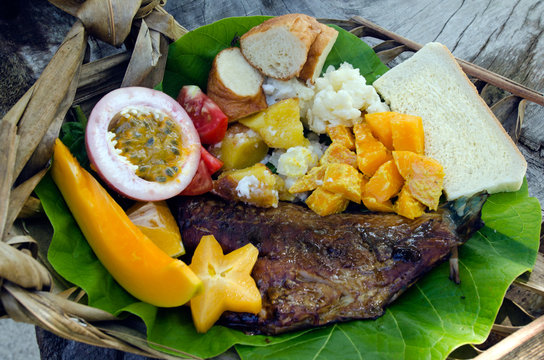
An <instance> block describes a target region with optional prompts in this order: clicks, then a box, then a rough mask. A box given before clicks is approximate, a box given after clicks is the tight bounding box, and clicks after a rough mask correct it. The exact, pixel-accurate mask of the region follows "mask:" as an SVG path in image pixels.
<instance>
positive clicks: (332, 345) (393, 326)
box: [74, 187, 539, 358]
mask: <svg viewBox="0 0 544 360" xmlns="http://www.w3.org/2000/svg"><path fill="white" fill-rule="evenodd" d="M510 195H511V196H513V197H514V198H515V199H508V198H504V197H500V196H499V198H498V199H497V200H496V205H497V209H492V210H489V213H490V214H491V215H490V217H489V218H488V219H487V223H488V224H490V225H489V226H491V224H493V223H495V224H496V226H495V227H490V228H489V229H490V231H491V232H493V233H496V231H498V232H499V233H503V234H504V235H506V236H507V237H515V238H516V239H518V240H520V241H521V243H520V246H521V247H522V248H524V247H529V248H531V249H532V250H531V251H530V253H535V252H536V249H537V247H538V245H536V248H535V244H534V238H535V237H536V238H538V235H537V234H538V233H537V231H538V230H537V227H535V226H523V227H524V228H526V229H525V230H526V231H527V233H525V232H519V231H518V229H514V227H513V225H514V224H518V225H519V224H520V222H519V220H520V219H521V220H523V219H525V218H526V217H525V216H519V217H511V216H510V215H507V214H504V213H503V211H504V206H503V205H502V204H503V203H502V201H505V202H506V203H508V204H514V203H516V202H517V201H519V202H520V203H519V204H518V205H519V206H517V205H508V206H506V207H507V208H509V210H507V212H508V211H513V212H516V213H519V212H520V211H522V210H521V209H527V206H526V205H527V204H526V203H525V201H527V192H526V188H525V187H524V188H523V189H522V190H520V192H519V193H516V194H510ZM494 202H495V201H490V203H491V204H493V203H494ZM490 206H492V205H490ZM531 206H532V207H529V213H534V212H535V209H536V208H538V209H539V206H538V205H537V204H534V203H532V205H531ZM486 213H487V211H486ZM504 217H508V218H510V219H511V220H512V223H509V224H506V225H505V224H501V220H500V219H503V218H504ZM529 217H530V216H529ZM498 219H499V220H498ZM535 223H536V222H535ZM521 224H523V225H528V224H527V223H526V222H524V221H522V222H521ZM538 225H539V224H538ZM527 229H529V230H527ZM493 230H495V231H493ZM520 234H521V235H522V236H521V237H520V236H519V235H520ZM525 235H526V236H527V238H526V239H522V238H523V237H524V236H525ZM535 235H536V236H535ZM480 236H481V237H482V238H493V235H492V234H491V233H486V232H484V233H481V234H480ZM530 239H533V240H530ZM526 240H528V241H529V242H528V243H525V242H524V241H526ZM531 241H533V242H532V243H531ZM469 244H470V243H469ZM475 247H476V249H473V250H472V251H474V254H473V255H470V254H464V253H463V251H464V250H462V252H461V259H463V258H465V259H467V264H468V263H470V257H471V256H473V257H474V258H475V259H481V258H482V257H484V255H483V254H485V253H487V252H488V251H489V250H490V249H489V248H487V249H486V248H484V249H477V248H478V246H475ZM508 247H509V245H506V247H505V248H504V249H502V250H498V252H499V253H501V252H505V253H508V252H509V250H512V249H509V248H508ZM469 248H470V247H469ZM499 248H500V246H499ZM466 251H469V252H470V250H469V249H466ZM479 251H481V253H479ZM477 262H479V261H475V263H477ZM516 262H517V263H518V264H517V267H516V266H509V267H508V268H510V269H512V274H510V277H511V279H509V280H508V281H506V282H505V283H504V284H503V285H502V287H501V286H499V287H498V288H500V289H499V291H498V292H499V295H500V296H499V297H498V300H495V301H494V303H495V304H494V305H493V306H492V307H490V308H489V309H491V308H493V310H492V311H490V313H487V314H483V313H485V312H483V313H482V318H486V319H487V324H484V325H482V324H478V326H477V327H478V330H479V331H480V333H479V334H478V336H477V337H476V338H474V339H471V341H470V342H480V341H483V340H484V339H485V336H486V334H487V332H488V331H489V328H490V326H491V324H492V321H493V318H494V315H495V313H496V311H498V306H499V304H500V301H501V300H502V297H503V295H504V292H505V291H506V288H507V286H508V284H509V283H510V282H511V281H512V280H513V279H514V278H515V277H517V275H520V274H521V273H523V272H524V271H526V270H528V269H529V268H530V267H531V255H528V257H527V258H525V259H523V260H520V261H519V262H518V261H514V263H516ZM494 266H496V267H499V268H501V267H504V266H505V264H504V263H500V262H499V263H498V264H496V265H494ZM441 269H442V270H440V271H436V272H433V275H432V276H439V277H441V278H443V279H445V278H447V275H445V274H446V273H447V272H446V269H445V267H444V266H443V267H442V268H441ZM467 269H469V271H468V273H467V274H465V275H462V276H463V278H470V277H471V276H470V275H469V274H470V273H471V271H470V269H471V267H470V266H469V265H467ZM435 273H436V274H435ZM486 279H488V278H487V277H486ZM428 281H430V283H425V282H422V283H418V284H417V285H416V287H415V288H413V289H412V290H413V291H412V290H411V291H410V292H409V293H407V294H405V296H404V297H403V298H401V299H400V300H399V303H400V304H401V305H402V304H403V303H408V304H419V303H421V302H425V299H427V302H429V300H428V299H431V298H432V296H431V294H432V293H433V292H435V291H437V290H439V291H440V292H442V291H446V290H444V289H442V288H437V287H436V286H435V285H436V283H435V282H433V280H432V279H431V280H428ZM74 282H75V281H74ZM441 283H442V282H441ZM467 283H468V282H467V281H465V282H464V285H469V284H467ZM443 284H444V286H449V285H451V284H449V283H448V282H447V281H444V282H443ZM464 285H463V286H464ZM82 287H83V286H82ZM477 287H478V286H473V288H477ZM494 288H495V289H497V286H494ZM458 290H459V289H457V290H454V293H455V294H454V295H450V296H451V297H452V298H453V297H457V298H458V300H459V299H462V298H463V297H464V299H463V300H466V298H467V295H465V293H464V292H465V291H466V292H467V293H469V292H470V291H469V290H468V289H466V288H465V289H464V290H462V291H461V293H458V292H457V291H458ZM87 293H88V295H89V301H91V293H92V291H87ZM437 296H438V297H440V296H441V295H440V294H437ZM115 303H116V301H109V300H108V301H106V302H105V303H103V304H102V305H97V304H96V303H95V304H94V305H95V306H96V307H99V308H105V307H106V308H107V310H109V311H111V310H113V311H114V312H116V311H118V310H119V309H113V304H115ZM448 303H450V302H449V301H448ZM458 304H459V306H461V307H463V308H465V306H466V305H462V304H463V302H462V301H461V302H458ZM401 305H400V306H401ZM410 306H412V305H408V307H409V308H410ZM471 306H475V307H476V308H478V307H480V305H479V304H478V305H476V304H475V303H472V304H471ZM128 307H129V308H130V309H125V310H128V311H131V312H138V313H140V314H145V313H146V311H147V315H143V316H142V315H140V316H142V318H144V320H146V319H145V317H146V316H147V317H148V320H149V321H154V320H151V318H152V317H153V316H156V318H155V319H168V320H167V321H169V323H172V322H176V321H178V320H173V319H174V318H175V319H179V318H183V317H186V315H184V314H183V313H180V314H175V315H174V316H172V315H169V314H166V313H164V312H163V311H158V312H157V313H156V314H155V315H153V314H151V313H152V312H153V311H154V310H152V309H143V308H145V306H144V305H130V306H128ZM138 308H139V309H138ZM485 308H486V309H487V308H488V307H487V306H485ZM427 311H428V309H422V310H421V313H424V312H427ZM181 312H182V311H181ZM455 312H456V311H453V313H452V314H449V315H448V316H446V318H447V317H450V318H456V317H457V316H456V315H455ZM471 312H472V313H474V312H476V313H478V311H476V310H471ZM416 314H417V312H416ZM437 319H439V320H438V322H441V323H444V321H443V320H440V319H441V317H440V316H438V317H437ZM437 319H435V320H437ZM420 320H421V319H420ZM403 321H405V322H407V323H410V324H411V325H410V326H407V327H405V325H402V323H403ZM415 321H417V319H414V318H411V317H410V316H406V313H405V314H402V313H400V315H399V313H396V312H395V310H393V308H392V310H391V312H388V314H387V315H386V316H385V317H384V318H383V319H382V320H378V321H377V322H375V323H374V325H373V326H374V327H375V329H374V330H372V329H357V330H356V332H358V336H360V337H361V338H356V341H357V342H359V341H360V340H361V339H363V338H367V339H369V341H368V342H367V344H368V343H371V342H374V343H375V339H376V338H377V337H378V336H379V334H383V333H384V332H383V330H384V329H390V330H391V331H386V332H387V333H388V334H392V335H390V336H391V337H392V338H395V337H397V338H401V339H402V340H403V342H404V343H405V346H407V345H406V344H410V341H409V338H410V336H408V337H405V335H404V334H406V333H409V332H410V331H411V330H409V329H413V323H414V322H415ZM431 322H433V323H434V322H435V321H431ZM155 323H156V321H155ZM454 323H455V321H454ZM399 324H400V325H399ZM422 324H424V325H420V326H419V328H421V329H423V328H426V329H427V330H428V328H429V326H428V323H426V322H425V321H424V322H423V323H422ZM353 326H357V325H353V324H347V325H345V326H344V325H339V326H336V325H335V326H334V327H332V328H326V329H321V330H317V331H315V332H318V334H315V333H314V332H311V333H303V334H297V338H298V340H297V338H293V339H292V340H290V339H289V338H290V336H285V337H282V338H281V339H279V340H278V346H279V347H280V348H281V349H286V348H297V351H300V353H298V354H297V353H286V354H285V356H296V355H303V354H306V355H308V354H312V355H315V352H314V353H312V350H311V348H310V350H308V348H304V347H299V346H298V342H297V341H301V342H304V343H308V342H310V343H314V345H315V347H317V348H323V344H324V343H325V344H327V345H328V346H325V347H324V350H325V351H327V352H329V351H330V352H334V351H336V349H338V348H339V347H342V348H343V349H345V345H346V343H352V342H353V341H354V339H355V338H353V337H352V336H351V333H350V331H353V329H352V327H353ZM417 327H418V326H416V328H417ZM465 330H466V329H465ZM161 331H164V330H161V329H158V330H156V331H155V333H152V336H150V340H151V342H152V343H153V342H155V343H162V345H165V346H168V347H170V348H176V344H177V343H179V342H180V341H183V342H186V343H191V342H195V341H197V340H199V339H193V341H186V340H187V339H188V338H191V336H190V334H187V333H183V332H179V333H178V338H174V339H169V340H168V341H167V342H166V343H165V342H164V341H163V339H162V338H161V336H162V335H160V332H161ZM435 331H438V333H439V335H438V336H437V337H436V338H435V339H439V340H440V341H438V340H436V341H434V344H433V346H429V347H427V348H426V349H425V350H423V351H426V352H425V353H426V354H431V356H434V355H433V354H435V352H438V353H440V352H441V351H443V352H445V353H447V352H449V350H451V349H452V348H453V347H456V346H458V345H450V347H449V348H448V345H444V344H446V341H444V340H443V336H444V333H445V332H446V331H444V328H442V330H440V329H438V330H435ZM468 331H469V332H476V331H475V328H471V329H469V330H468ZM157 334H159V335H157ZM395 334H396V335H395ZM210 336H215V337H219V336H226V337H229V338H231V339H234V338H235V339H236V342H239V343H240V345H238V346H237V350H238V351H239V354H240V355H242V356H244V357H247V358H253V357H255V356H257V355H260V356H263V357H266V355H265V354H262V353H260V351H261V350H263V349H266V348H269V350H270V348H271V347H272V346H273V345H272V343H273V342H274V341H271V340H270V339H258V338H254V339H256V341H257V342H258V343H260V345H263V344H265V343H266V344H267V345H270V346H266V347H263V346H258V347H251V346H248V344H252V343H253V344H254V342H253V340H247V339H242V338H243V336H241V335H240V334H236V335H233V334H232V333H229V332H227V333H225V330H223V329H218V330H214V332H213V333H212V334H211V335H210ZM181 338H183V340H181ZM331 339H333V340H334V341H329V340H331ZM325 340H326V342H323V341H325ZM199 341H205V340H199ZM285 341H291V342H286V343H284V342H285ZM418 341H419V340H416V341H415V342H414V343H413V345H408V347H411V346H413V347H414V348H417V347H418V346H417V344H418ZM280 342H281V344H282V345H281V346H280V345H279V344H280ZM431 342H432V341H431ZM363 343H364V341H363ZM391 344H394V341H393V343H388V342H387V340H386V341H384V343H379V342H378V344H377V346H378V348H374V349H372V348H365V346H366V345H362V347H360V348H359V347H352V350H351V351H352V352H353V353H352V355H354V356H356V354H357V353H360V352H362V351H365V352H370V353H379V354H382V355H383V356H384V357H387V356H396V355H399V354H401V353H403V352H404V353H405V352H408V350H406V348H404V349H402V348H399V347H396V346H391ZM216 345H217V344H216ZM287 345H289V346H287ZM217 347H220V346H219V345H217ZM217 347H216V348H213V346H206V348H207V349H212V350H213V351H216V353H213V352H209V353H198V354H195V355H197V356H203V357H207V356H214V355H217V354H218V353H217V351H219V350H221V351H223V350H225V348H228V347H230V346H226V345H224V346H223V348H221V349H218V348H217ZM444 347H445V348H446V349H444ZM385 348H387V349H391V348H393V349H394V350H392V351H391V352H389V353H388V352H387V351H384V349H385ZM439 348H441V349H440V350H437V349H439ZM178 350H179V351H181V352H182V353H192V351H191V349H187V348H182V349H178ZM197 351H198V349H197ZM265 351H266V350H265ZM272 351H273V353H274V354H276V355H277V354H278V350H277V348H276V349H273V350H272ZM282 351H285V350H282ZM410 352H411V351H410ZM176 353H177V352H176ZM350 354H351V353H350Z"/></svg>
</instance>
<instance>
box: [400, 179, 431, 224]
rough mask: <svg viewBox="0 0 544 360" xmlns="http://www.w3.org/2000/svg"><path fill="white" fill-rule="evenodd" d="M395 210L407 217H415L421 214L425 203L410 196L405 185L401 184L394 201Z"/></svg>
mask: <svg viewBox="0 0 544 360" xmlns="http://www.w3.org/2000/svg"><path fill="white" fill-rule="evenodd" d="M395 212H396V213H397V214H399V215H401V216H404V217H406V218H408V219H415V218H417V217H420V216H421V215H423V213H424V212H425V205H423V204H422V203H421V202H419V201H418V200H417V199H416V198H414V197H413V196H412V194H411V193H410V190H408V187H407V186H403V187H402V190H401V191H400V194H399V197H398V198H397V201H396V202H395Z"/></svg>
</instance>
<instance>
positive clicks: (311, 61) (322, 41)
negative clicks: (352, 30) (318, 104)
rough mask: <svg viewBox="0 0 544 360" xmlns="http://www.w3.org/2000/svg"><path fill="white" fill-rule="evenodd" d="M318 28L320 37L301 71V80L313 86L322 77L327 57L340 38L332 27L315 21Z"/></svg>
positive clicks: (318, 36) (313, 45) (315, 41)
mask: <svg viewBox="0 0 544 360" xmlns="http://www.w3.org/2000/svg"><path fill="white" fill-rule="evenodd" d="M315 22H316V26H318V27H319V28H320V29H321V32H320V33H319V35H317V37H316V39H315V40H314V42H313V44H312V46H311V47H310V51H309V52H308V59H307V60H306V63H305V64H304V67H303V68H302V70H301V71H300V74H299V76H298V77H299V79H301V80H303V81H305V82H306V83H310V84H313V83H314V82H315V79H317V78H318V77H319V75H321V70H323V65H324V64H325V60H326V59H327V56H328V55H329V53H330V52H331V50H332V47H333V45H334V43H335V41H336V38H337V37H338V31H337V30H336V29H333V28H332V27H330V26H327V25H325V24H321V23H319V22H318V21H317V20H315Z"/></svg>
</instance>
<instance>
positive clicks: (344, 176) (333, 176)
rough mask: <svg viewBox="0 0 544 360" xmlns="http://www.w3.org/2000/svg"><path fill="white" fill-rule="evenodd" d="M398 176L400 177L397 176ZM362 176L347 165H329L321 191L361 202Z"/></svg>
mask: <svg viewBox="0 0 544 360" xmlns="http://www.w3.org/2000/svg"><path fill="white" fill-rule="evenodd" d="M399 176H400V175H399ZM362 179H363V174H361V173H360V172H359V171H358V170H357V169H355V168H354V167H353V166H350V165H348V164H329V165H328V166H327V170H326V171H325V177H324V178H323V189H325V190H327V191H330V192H333V193H335V194H341V195H342V196H343V197H345V198H346V199H349V200H351V201H353V202H356V203H357V204H359V203H360V202H361V182H362Z"/></svg>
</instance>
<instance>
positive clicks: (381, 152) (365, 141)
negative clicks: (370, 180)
mask: <svg viewBox="0 0 544 360" xmlns="http://www.w3.org/2000/svg"><path fill="white" fill-rule="evenodd" d="M353 133H354V134H355V149H356V152H357V166H358V168H359V170H361V172H362V173H363V174H364V175H366V176H368V177H372V175H374V173H375V172H376V170H378V168H379V167H380V166H381V165H382V164H383V163H385V162H386V161H389V160H391V152H390V151H389V150H387V148H386V147H385V145H384V144H382V143H381V142H380V141H378V140H377V139H376V138H375V137H374V136H373V135H372V132H371V130H370V127H369V126H368V124H367V123H360V124H355V125H354V126H353Z"/></svg>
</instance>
